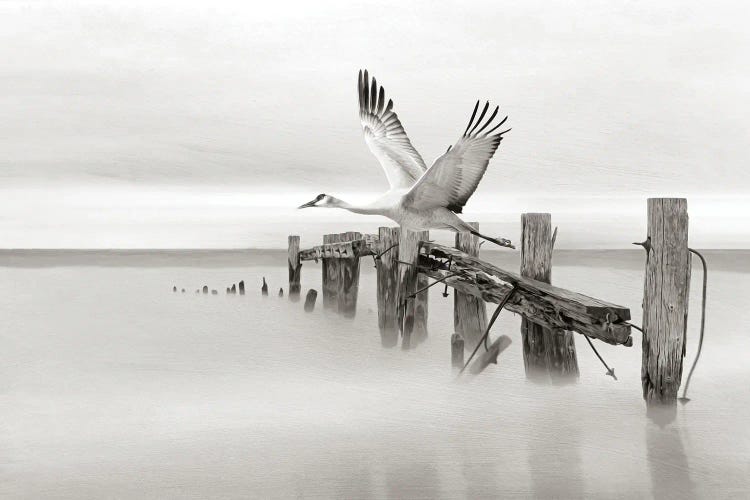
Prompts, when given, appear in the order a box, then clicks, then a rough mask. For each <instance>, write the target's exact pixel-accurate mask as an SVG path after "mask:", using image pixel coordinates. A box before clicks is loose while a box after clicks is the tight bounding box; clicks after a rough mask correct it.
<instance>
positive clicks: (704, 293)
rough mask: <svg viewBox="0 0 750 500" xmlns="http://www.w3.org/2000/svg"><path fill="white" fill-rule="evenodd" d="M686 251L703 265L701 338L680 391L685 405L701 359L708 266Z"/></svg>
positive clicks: (699, 256) (681, 399)
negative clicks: (683, 387) (683, 386)
mask: <svg viewBox="0 0 750 500" xmlns="http://www.w3.org/2000/svg"><path fill="white" fill-rule="evenodd" d="M688 250H690V251H691V252H693V253H694V254H695V255H697V256H698V258H699V259H700V260H701V264H703V297H702V301H703V304H702V306H701V336H700V339H699V340H698V352H697V353H696V355H695V359H694V360H693V366H691V367H690V373H688V378H687V381H686V382H685V389H684V390H683V391H682V397H681V398H680V401H681V402H683V403H687V402H688V401H690V399H689V398H688V397H687V391H688V387H689V386H690V378H691V377H692V376H693V372H694V371H695V367H696V365H697V364H698V359H699V358H700V357H701V350H702V349H703V333H704V332H705V329H706V290H707V289H708V264H706V259H704V258H703V255H701V254H700V252H698V251H696V250H693V249H692V248H688Z"/></svg>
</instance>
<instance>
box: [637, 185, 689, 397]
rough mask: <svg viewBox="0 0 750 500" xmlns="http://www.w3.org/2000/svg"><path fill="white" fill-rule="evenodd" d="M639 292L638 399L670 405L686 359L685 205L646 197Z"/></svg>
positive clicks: (686, 215)
mask: <svg viewBox="0 0 750 500" xmlns="http://www.w3.org/2000/svg"><path fill="white" fill-rule="evenodd" d="M644 247H645V248H646V251H647V257H646V274H645V285H644V291H643V332H644V333H643V363H642V366H641V383H642V385H643V399H645V400H646V402H647V403H648V404H649V405H653V404H662V405H673V404H675V401H676V398H677V391H678V390H679V388H680V380H681V378H682V358H683V356H685V329H686V328H687V314H688V295H689V292H690V262H691V260H690V252H689V250H688V213H687V200H685V199H684V198H649V200H648V238H647V239H646V242H645V243H644Z"/></svg>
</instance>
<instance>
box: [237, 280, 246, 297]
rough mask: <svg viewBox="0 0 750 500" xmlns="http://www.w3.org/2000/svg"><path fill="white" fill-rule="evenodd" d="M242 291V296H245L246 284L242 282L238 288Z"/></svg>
mask: <svg viewBox="0 0 750 500" xmlns="http://www.w3.org/2000/svg"><path fill="white" fill-rule="evenodd" d="M238 288H239V290H240V295H245V282H244V281H240V286H239V287H238Z"/></svg>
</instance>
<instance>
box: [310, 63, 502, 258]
mask: <svg viewBox="0 0 750 500" xmlns="http://www.w3.org/2000/svg"><path fill="white" fill-rule="evenodd" d="M358 93H359V106H360V121H361V122H362V130H363V133H364V136H365V142H366V143H367V145H368V146H369V147H370V150H371V151H372V153H373V154H374V155H375V156H376V157H377V158H378V160H379V161H380V164H381V165H382V167H383V170H384V171H385V174H386V177H387V178H388V182H389V184H390V186H391V188H390V189H389V190H388V191H386V192H385V193H384V194H382V195H381V196H379V197H378V198H377V199H375V200H373V201H372V202H370V203H368V204H364V205H353V204H350V203H347V202H345V201H343V200H340V199H338V198H335V197H333V196H330V195H326V194H320V195H318V196H317V197H316V198H315V199H314V200H312V201H310V202H308V203H306V204H304V205H302V206H300V207H299V208H306V207H330V208H342V209H345V210H348V211H350V212H354V213H358V214H365V215H381V216H385V217H388V218H389V219H391V220H393V221H395V222H397V223H398V224H399V225H400V226H401V227H402V228H406V229H411V230H415V231H416V230H426V229H447V230H451V231H455V232H471V233H473V234H476V235H478V236H481V237H482V238H484V239H487V240H489V241H492V242H494V243H496V244H498V245H501V246H506V247H512V245H511V244H510V241H508V240H506V239H503V238H500V239H497V238H490V237H487V236H484V235H481V234H479V233H477V232H476V231H475V230H474V229H473V228H472V227H471V226H470V225H469V224H467V223H466V222H464V221H463V220H461V218H460V217H459V216H458V215H456V213H461V211H462V209H463V206H464V205H465V204H466V202H467V201H468V199H469V197H470V196H471V195H472V194H473V193H474V191H475V190H476V188H477V186H478V185H479V181H480V180H481V178H482V176H483V175H484V172H485V171H486V169H487V165H488V164H489V160H490V158H491V157H492V155H493V154H494V153H495V151H496V150H497V148H498V146H499V145H500V141H501V140H502V135H503V134H504V133H505V132H507V130H505V131H502V132H499V133H496V134H494V135H493V134H492V132H494V131H495V130H497V129H498V128H499V127H500V126H501V125H502V124H503V123H505V120H507V117H505V118H504V119H503V120H501V121H500V122H499V123H497V124H494V126H493V127H492V128H491V129H490V130H489V131H487V132H484V130H485V129H487V128H488V127H489V126H490V125H491V124H492V121H493V120H494V119H495V117H496V116H497V112H498V110H499V107H497V108H495V110H494V112H493V113H492V115H491V116H490V117H489V118H488V119H487V120H486V121H485V122H484V124H483V125H482V121H483V119H484V117H485V115H486V113H487V110H488V109H489V103H487V104H486V105H485V107H484V109H483V110H482V112H481V114H480V116H479V118H478V119H477V120H476V121H475V120H474V119H475V118H476V115H477V111H478V109H479V101H477V104H476V106H475V107H474V112H473V114H472V116H471V120H470V121H469V125H468V126H467V127H466V130H465V131H464V134H463V135H462V136H461V137H460V138H459V140H458V142H456V144H455V145H453V146H451V147H449V148H448V151H446V152H445V153H444V154H443V155H442V156H440V157H439V158H438V159H437V160H435V162H434V163H433V164H432V166H431V167H430V168H429V169H428V168H427V166H426V165H425V163H424V160H423V159H422V157H421V156H420V155H419V153H418V152H417V150H416V149H414V147H413V146H412V145H411V142H410V141H409V138H408V136H407V135H406V132H405V131H404V128H403V126H402V125H401V122H400V121H399V119H398V116H397V115H396V113H395V112H394V111H393V101H392V100H390V99H389V100H388V102H387V104H386V101H385V91H384V89H383V87H378V85H377V82H376V81H375V79H374V78H373V79H372V85H371V84H370V79H369V77H368V75H367V71H365V72H364V77H363V74H362V72H361V71H360V74H359V84H358ZM472 125H473V127H472ZM480 125H481V127H480ZM477 129H478V130H477Z"/></svg>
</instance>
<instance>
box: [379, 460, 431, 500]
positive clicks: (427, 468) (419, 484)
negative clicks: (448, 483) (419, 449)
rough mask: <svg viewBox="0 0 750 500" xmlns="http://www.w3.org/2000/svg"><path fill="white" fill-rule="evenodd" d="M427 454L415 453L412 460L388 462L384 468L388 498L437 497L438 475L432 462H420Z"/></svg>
mask: <svg viewBox="0 0 750 500" xmlns="http://www.w3.org/2000/svg"><path fill="white" fill-rule="evenodd" d="M427 457H429V455H423V456H419V455H415V457H414V461H409V462H408V463H399V464H389V465H388V466H386V468H385V485H386V491H387V495H388V498H393V499H399V498H438V497H440V477H439V475H438V473H437V470H436V469H435V465H434V464H432V463H426V462H422V461H421V460H424V459H425V458H427Z"/></svg>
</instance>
